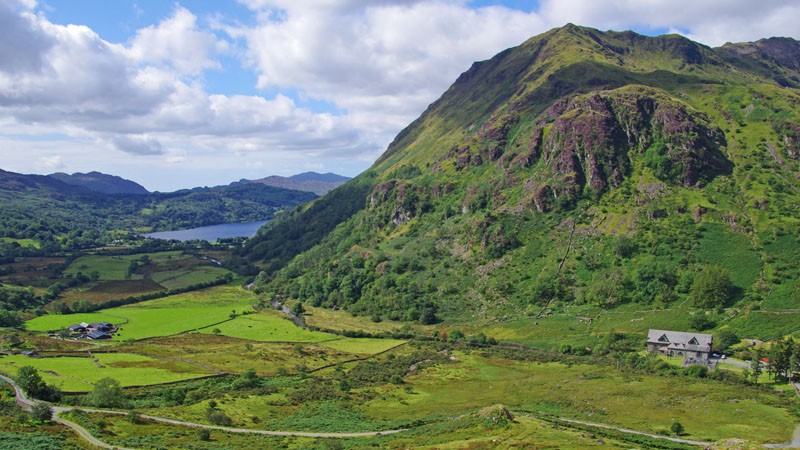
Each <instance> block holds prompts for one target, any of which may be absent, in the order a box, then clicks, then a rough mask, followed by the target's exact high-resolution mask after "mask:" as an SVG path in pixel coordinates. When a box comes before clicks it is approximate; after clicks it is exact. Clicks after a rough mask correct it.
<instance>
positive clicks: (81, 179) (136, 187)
mask: <svg viewBox="0 0 800 450" xmlns="http://www.w3.org/2000/svg"><path fill="white" fill-rule="evenodd" d="M48 176H49V177H52V178H55V179H57V180H59V181H62V182H64V183H66V184H70V185H73V186H83V187H85V188H87V189H89V190H90V191H94V192H100V193H103V194H140V195H143V194H149V192H148V190H147V189H145V188H144V186H142V185H140V184H139V183H136V182H133V181H131V180H126V179H125V178H122V177H118V176H116V175H107V174H104V173H100V172H89V173H80V172H76V173H73V174H72V175H69V174H66V173H63V172H56V173H51V174H50V175H48Z"/></svg>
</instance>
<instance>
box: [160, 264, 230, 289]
mask: <svg viewBox="0 0 800 450" xmlns="http://www.w3.org/2000/svg"><path fill="white" fill-rule="evenodd" d="M229 273H230V271H228V270H226V269H223V268H222V267H216V266H197V267H192V268H186V269H177V270H168V271H162V272H156V273H154V274H153V275H152V277H151V278H152V280H153V281H155V282H156V283H159V284H160V285H162V286H164V287H165V288H167V289H183V288H186V287H189V286H192V285H196V284H200V283H205V282H207V281H209V280H214V279H216V278H220V277H223V276H225V275H226V274H229Z"/></svg>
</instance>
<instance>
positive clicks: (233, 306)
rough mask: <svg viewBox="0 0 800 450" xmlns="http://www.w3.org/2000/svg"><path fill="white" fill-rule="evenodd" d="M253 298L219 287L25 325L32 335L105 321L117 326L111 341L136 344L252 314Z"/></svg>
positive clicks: (233, 288) (235, 289) (45, 318)
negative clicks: (235, 313) (125, 341)
mask: <svg viewBox="0 0 800 450" xmlns="http://www.w3.org/2000/svg"><path fill="white" fill-rule="evenodd" d="M255 302H256V300H255V297H254V296H253V295H252V294H250V293H249V292H247V291H244V290H242V289H241V288H240V287H238V286H219V287H214V288H209V289H205V290H202V291H194V292H188V293H184V294H178V295H172V296H169V297H165V298H161V299H157V300H150V301H146V302H142V303H136V304H133V305H126V306H121V307H118V308H109V309H105V310H101V311H100V312H97V313H89V314H65V315H55V314H51V315H46V316H40V317H37V318H35V319H32V320H29V321H28V322H26V323H25V326H26V327H27V329H29V330H32V331H52V330H59V329H63V328H65V327H68V326H69V325H70V324H73V323H80V322H92V321H98V320H107V321H108V322H111V323H114V324H117V325H118V326H119V325H120V324H121V328H120V329H119V330H118V332H117V335H116V336H115V339H118V340H136V339H145V338H149V337H155V336H168V335H172V334H177V333H182V332H185V331H190V330H196V329H199V328H204V327H207V326H210V325H213V324H216V323H219V322H223V321H225V320H228V319H229V317H230V315H231V313H232V312H233V311H237V312H238V313H242V312H244V311H248V310H252V305H253V304H254V303H255Z"/></svg>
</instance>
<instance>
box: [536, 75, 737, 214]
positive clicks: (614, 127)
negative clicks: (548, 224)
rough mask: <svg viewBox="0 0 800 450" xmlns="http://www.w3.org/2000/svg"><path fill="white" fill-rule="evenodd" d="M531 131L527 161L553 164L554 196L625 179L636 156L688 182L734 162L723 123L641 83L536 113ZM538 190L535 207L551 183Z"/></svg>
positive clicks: (673, 179) (666, 176) (659, 172)
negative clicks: (717, 124)
mask: <svg viewBox="0 0 800 450" xmlns="http://www.w3.org/2000/svg"><path fill="white" fill-rule="evenodd" d="M532 136H533V137H532V139H531V143H530V148H529V153H528V154H527V155H526V156H525V157H524V158H522V159H521V161H525V162H527V163H528V164H535V163H537V162H539V163H540V164H543V165H544V166H545V167H547V168H549V171H550V176H549V179H548V180H546V184H547V185H549V187H550V189H552V190H554V191H555V193H554V196H555V197H556V198H558V197H559V196H567V197H571V198H574V197H576V196H578V195H580V194H581V193H582V192H584V190H585V189H588V190H589V191H590V192H592V193H594V194H595V195H598V194H601V193H602V192H604V191H606V190H607V189H609V188H610V187H615V186H619V185H620V184H621V183H622V181H623V179H624V178H625V177H626V176H628V175H629V174H630V171H631V164H632V163H631V160H632V158H644V162H645V165H646V166H650V167H651V168H653V170H654V171H655V173H656V176H658V177H659V178H661V179H662V180H663V181H665V182H670V183H674V184H682V185H684V186H687V187H691V186H697V185H702V184H704V183H707V182H708V181H710V180H711V179H713V178H714V177H716V176H718V175H721V174H729V173H730V172H731V170H732V168H733V166H732V164H731V162H730V161H729V160H728V159H727V158H726V157H725V155H724V153H723V152H722V148H723V147H724V145H725V138H724V135H723V133H722V131H721V130H720V129H719V128H717V127H715V126H713V125H711V124H710V122H709V121H708V119H707V118H706V117H705V116H703V115H702V114H700V113H699V112H696V111H693V110H691V109H690V108H689V107H688V106H687V105H685V104H682V103H680V102H679V101H676V100H674V99H672V98H670V97H668V96H667V95H665V94H663V93H660V92H657V91H654V90H651V89H645V88H641V87H640V88H635V89H631V88H623V89H619V90H613V91H601V92H594V93H590V94H587V95H581V96H576V97H573V98H570V99H568V100H566V99H565V100H562V101H559V102H556V103H555V104H554V105H552V106H551V107H550V108H548V109H547V110H546V111H545V112H543V113H542V114H541V115H540V117H539V118H537V121H536V124H535V126H534V131H533V133H532ZM535 192H536V194H535V195H534V198H533V201H534V203H535V204H536V207H537V209H539V210H540V211H545V210H547V207H546V205H545V202H544V200H545V198H546V194H547V189H545V187H544V186H541V185H539V186H538V187H537V188H536V190H535Z"/></svg>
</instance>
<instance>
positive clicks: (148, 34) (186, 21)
mask: <svg viewBox="0 0 800 450" xmlns="http://www.w3.org/2000/svg"><path fill="white" fill-rule="evenodd" d="M227 48H228V43H227V42H225V41H222V40H219V39H217V37H216V36H215V35H214V33H212V32H210V31H203V30H199V29H198V27H197V17H196V16H195V15H194V14H192V13H191V12H190V11H189V10H187V9H186V8H183V7H180V6H178V7H176V8H175V11H174V13H173V15H172V17H170V18H168V19H167V20H165V21H163V22H161V23H159V24H157V25H151V26H149V27H146V28H142V29H141V30H139V31H138V32H137V33H136V36H135V37H134V38H133V40H132V42H131V46H130V54H131V56H132V57H133V58H134V59H136V60H137V61H139V62H143V63H151V64H156V65H163V66H166V67H170V68H173V69H175V70H176V71H177V72H178V73H181V74H187V75H198V74H199V73H200V72H201V71H203V70H204V69H218V68H220V67H221V66H220V64H219V62H218V61H215V60H214V59H213V56H214V55H215V54H217V53H223V52H225V51H226V50H227Z"/></svg>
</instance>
